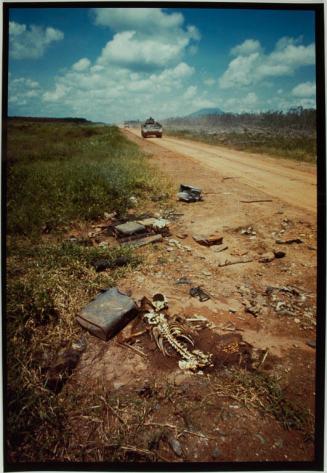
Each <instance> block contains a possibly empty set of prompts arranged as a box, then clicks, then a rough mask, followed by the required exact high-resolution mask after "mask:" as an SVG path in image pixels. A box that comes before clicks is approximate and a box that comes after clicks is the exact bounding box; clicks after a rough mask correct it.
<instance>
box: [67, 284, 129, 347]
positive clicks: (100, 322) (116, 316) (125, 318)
mask: <svg viewBox="0 0 327 473" xmlns="http://www.w3.org/2000/svg"><path fill="white" fill-rule="evenodd" d="M137 314H138V309H137V306H136V304H135V302H134V301H133V299H132V298H131V297H129V296H127V294H124V293H123V292H121V291H119V290H118V289H117V288H115V287H113V288H111V289H109V290H107V291H105V292H103V293H101V294H99V295H98V296H97V297H96V298H95V299H94V300H93V301H92V302H90V303H89V304H88V305H87V306H86V307H85V308H84V309H83V310H82V311H81V313H80V315H78V316H77V318H76V320H77V322H78V323H79V324H80V325H82V327H84V328H86V329H87V330H88V331H89V332H91V333H92V334H93V335H95V336H96V337H98V338H101V339H102V340H106V341H107V340H108V339H109V338H111V337H113V336H114V335H116V334H117V333H118V332H119V331H120V330H122V329H123V328H124V327H125V326H126V325H127V324H128V323H129V322H130V321H131V320H132V319H133V318H134V317H135V316H136V315H137Z"/></svg>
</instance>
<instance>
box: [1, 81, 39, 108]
mask: <svg viewBox="0 0 327 473" xmlns="http://www.w3.org/2000/svg"><path fill="white" fill-rule="evenodd" d="M40 95H41V88H40V84H39V83H38V82H37V81H35V80H32V79H30V78H26V77H16V78H12V76H10V77H9V87H8V102H9V104H11V103H15V104H16V105H25V104H27V103H28V102H29V101H30V99H33V98H36V97H40Z"/></svg>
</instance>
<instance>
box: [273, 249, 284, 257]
mask: <svg viewBox="0 0 327 473" xmlns="http://www.w3.org/2000/svg"><path fill="white" fill-rule="evenodd" d="M274 255H275V258H284V256H286V253H285V251H279V250H276V251H275V250H274Z"/></svg>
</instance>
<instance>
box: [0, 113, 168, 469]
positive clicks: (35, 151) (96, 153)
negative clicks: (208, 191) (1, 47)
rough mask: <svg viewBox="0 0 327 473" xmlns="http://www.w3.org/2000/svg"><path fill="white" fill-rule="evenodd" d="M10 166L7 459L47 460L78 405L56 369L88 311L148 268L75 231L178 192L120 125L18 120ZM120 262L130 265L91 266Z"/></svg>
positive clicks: (11, 130) (11, 128)
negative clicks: (53, 383)
mask: <svg viewBox="0 0 327 473" xmlns="http://www.w3.org/2000/svg"><path fill="white" fill-rule="evenodd" d="M6 167H7V176H6V177H7V202H6V203H7V240H6V244H7V255H6V256H7V258H6V355H7V359H6V366H7V374H6V376H7V387H6V388H7V391H6V396H7V401H8V404H7V406H6V409H7V410H6V413H7V417H6V421H7V425H6V442H7V448H8V450H7V452H8V458H7V460H8V461H9V462H13V461H14V462H21V461H42V460H44V458H46V457H49V458H50V457H51V458H53V457H55V456H56V455H55V453H54V448H55V447H56V445H59V444H61V442H62V441H63V442H64V440H65V438H66V436H65V422H66V420H67V413H68V412H69V409H71V408H72V402H73V401H72V400H73V396H72V395H70V396H71V399H70V398H69V396H68V398H67V399H66V401H65V402H66V405H65V406H63V405H62V404H61V400H60V397H58V395H56V394H55V393H53V392H51V390H49V389H48V388H47V387H46V373H45V372H46V367H47V366H51V363H52V362H53V360H54V359H55V357H56V355H57V353H58V351H59V350H60V349H62V348H63V347H66V346H67V347H69V346H71V344H72V343H74V342H76V341H78V340H80V339H81V336H82V334H84V335H83V336H86V337H87V334H85V332H83V330H82V329H81V328H80V327H79V326H78V324H77V323H76V321H75V317H76V315H77V314H78V313H79V311H80V309H81V308H82V307H83V306H85V305H86V304H87V303H88V302H89V301H90V300H91V299H92V298H93V297H94V296H95V295H96V294H97V293H98V292H99V291H101V290H103V289H105V288H108V287H111V286H114V285H116V284H117V282H118V280H119V279H120V278H121V276H122V275H123V274H124V273H126V272H129V271H131V270H132V268H134V267H135V266H136V265H138V264H139V263H140V258H139V257H138V256H137V252H136V253H135V252H134V251H133V250H132V249H131V248H130V247H124V248H122V247H105V248H100V247H98V246H84V245H83V244H82V243H81V244H79V243H78V242H72V241H69V240H65V234H66V232H68V231H69V230H70V229H72V228H74V224H75V223H78V224H81V223H82V224H87V222H89V223H91V222H92V221H96V220H99V219H101V217H102V216H103V213H104V212H105V211H106V212H111V211H115V212H117V214H118V215H119V216H124V215H125V214H126V212H127V211H128V209H129V207H130V206H131V202H130V197H131V196H135V197H136V198H137V200H138V205H139V206H140V208H143V204H145V205H146V203H147V202H150V200H151V197H152V196H155V195H158V193H159V192H161V193H162V191H163V190H164V191H166V194H167V199H168V198H169V188H167V189H166V188H165V187H164V186H165V183H164V184H163V183H162V182H163V181H162V179H161V176H160V175H159V174H158V172H157V170H156V169H155V168H154V167H153V166H152V165H151V163H150V160H149V158H148V157H146V156H145V155H143V154H142V153H141V152H140V151H139V150H138V148H137V146H136V145H135V144H133V143H130V142H129V141H128V140H127V139H125V138H124V137H123V136H122V134H121V133H120V131H119V130H118V129H117V128H116V127H110V126H95V125H79V124H73V123H40V122H37V123H36V122H35V123H34V122H30V121H29V122H24V121H21V120H17V121H10V123H9V124H8V150H7V154H6ZM163 187H164V189H163ZM134 205H135V204H134ZM120 256H123V257H124V262H125V265H124V267H120V268H114V267H112V268H111V269H109V270H107V271H105V272H102V273H97V272H96V271H95V270H94V268H93V267H92V265H91V263H92V261H93V260H94V259H97V258H105V259H109V260H110V261H115V260H116V259H117V258H118V257H120ZM84 394H85V393H84ZM83 413H84V412H83V407H82V406H81V409H80V415H83Z"/></svg>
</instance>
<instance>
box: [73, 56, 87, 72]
mask: <svg viewBox="0 0 327 473" xmlns="http://www.w3.org/2000/svg"><path fill="white" fill-rule="evenodd" d="M90 65H91V61H90V60H89V59H87V58H86V57H83V58H82V59H80V60H79V61H77V62H75V64H73V66H72V69H74V71H78V72H79V71H85V69H88V68H89V67H90Z"/></svg>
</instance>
